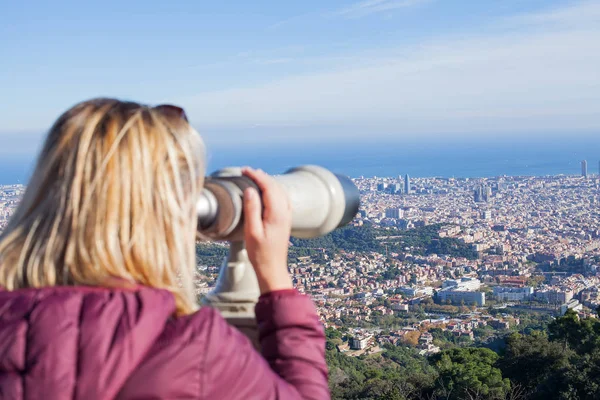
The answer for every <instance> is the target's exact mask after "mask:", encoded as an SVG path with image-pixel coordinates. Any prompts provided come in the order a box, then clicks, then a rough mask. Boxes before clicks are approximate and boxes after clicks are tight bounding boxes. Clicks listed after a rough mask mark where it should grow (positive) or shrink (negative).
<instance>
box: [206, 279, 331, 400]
mask: <svg viewBox="0 0 600 400" xmlns="http://www.w3.org/2000/svg"><path fill="white" fill-rule="evenodd" d="M256 320H257V323H258V336H259V341H260V345H261V349H262V355H261V354H260V353H259V352H257V351H256V350H255V349H254V347H253V346H252V344H251V343H250V341H249V340H248V339H247V338H246V336H244V335H243V334H241V333H240V332H239V331H238V330H237V329H235V328H233V327H231V326H230V325H229V324H228V323H227V322H226V321H225V320H224V319H223V318H222V317H221V316H220V315H219V314H218V312H216V311H214V315H213V318H211V327H210V332H209V336H208V341H207V352H206V357H205V360H206V364H205V366H204V368H203V369H204V371H203V372H204V374H203V376H204V382H202V383H201V387H202V390H201V391H202V392H203V396H202V398H206V399H257V400H258V399H269V400H270V399H273V400H274V399H285V400H294V399H311V400H317V399H318V400H321V399H325V400H326V399H329V398H330V394H329V387H328V380H327V365H326V363H325V335H324V331H323V327H322V325H321V323H320V321H319V319H318V316H317V313H316V310H315V307H314V305H313V303H312V301H311V300H310V298H308V297H307V296H305V295H302V294H300V293H298V292H297V291H295V290H293V291H280V292H273V293H270V294H268V295H266V296H261V298H260V299H259V301H258V303H257V305H256Z"/></svg>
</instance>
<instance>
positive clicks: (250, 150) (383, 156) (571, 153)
mask: <svg viewBox="0 0 600 400" xmlns="http://www.w3.org/2000/svg"><path fill="white" fill-rule="evenodd" d="M35 157H36V154H34V153H31V154H22V155H18V156H16V155H2V154H0V184H3V185H6V184H14V183H23V184H25V183H27V181H28V179H29V176H30V174H31V172H32V170H33V165H34V159H35ZM582 160H587V163H588V172H589V173H590V174H598V173H599V172H600V171H599V166H600V134H598V135H586V136H584V137H581V136H577V137H575V136H572V135H568V134H564V135H558V136H557V135H553V136H551V137H544V136H540V135H538V136H535V137H530V138H528V137H520V138H517V137H511V138H500V139H498V138H495V139H484V138H480V139H473V138H470V139H468V138H467V139H461V140H453V139H446V140H440V139H436V140H433V139H424V140H421V141H419V140H416V139H413V140H411V141H408V140H390V139H388V140H375V139H374V140H369V141H367V140H356V139H353V140H339V141H322V142H303V143H302V142H297V141H295V142H290V143H282V142H279V143H274V144H268V143H262V144H256V145H253V144H248V143H244V144H236V143H231V144H223V143H218V144H213V145H211V143H210V142H208V143H207V166H208V168H207V172H212V171H215V170H217V169H220V168H223V167H227V166H242V165H248V166H252V167H256V168H262V169H264V170H265V171H267V172H269V173H272V174H276V173H282V172H285V171H286V170H287V169H289V168H291V167H294V166H298V165H305V164H316V165H321V166H323V167H326V168H329V169H330V170H332V171H333V172H336V173H341V174H344V175H347V176H350V177H353V178H356V177H361V176H364V177H373V176H378V177H383V176H398V175H402V176H404V175H405V174H408V175H409V176H411V177H417V178H418V177H447V178H449V177H455V178H475V177H494V176H547V175H579V174H580V173H581V161H582Z"/></svg>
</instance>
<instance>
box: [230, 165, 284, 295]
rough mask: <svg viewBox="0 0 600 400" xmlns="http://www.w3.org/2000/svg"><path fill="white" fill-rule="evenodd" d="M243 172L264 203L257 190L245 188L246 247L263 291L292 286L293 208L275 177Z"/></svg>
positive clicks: (260, 171) (262, 173)
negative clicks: (290, 257)
mask: <svg viewBox="0 0 600 400" xmlns="http://www.w3.org/2000/svg"><path fill="white" fill-rule="evenodd" d="M242 172H243V174H244V175H245V176H247V177H248V178H250V179H252V180H253V181H254V182H255V183H256V184H257V186H258V187H259V188H260V190H261V191H262V206H261V200H260V198H259V194H258V192H257V191H256V189H254V188H248V189H246V190H245V191H244V218H245V221H244V236H245V240H246V250H247V252H248V258H249V259H250V262H251V263H252V265H253V266H254V271H255V272H256V277H257V278H258V285H259V287H260V292H261V294H264V293H268V292H272V291H274V290H281V289H291V288H292V287H293V285H292V279H291V277H290V274H289V272H288V269H287V257H288V245H289V240H290V233H291V230H292V207H291V204H290V201H289V199H288V196H287V194H286V193H285V191H284V190H283V189H282V188H281V186H280V185H279V184H278V183H277V182H276V181H275V179H273V178H272V177H271V176H269V175H267V174H266V173H265V172H263V171H262V170H253V169H251V168H244V169H243V171H242Z"/></svg>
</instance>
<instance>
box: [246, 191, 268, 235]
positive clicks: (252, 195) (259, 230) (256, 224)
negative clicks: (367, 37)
mask: <svg viewBox="0 0 600 400" xmlns="http://www.w3.org/2000/svg"><path fill="white" fill-rule="evenodd" d="M261 208H262V207H261V204H260V199H259V196H258V192H257V191H256V189H254V188H247V189H246V190H244V236H245V237H246V240H247V239H255V240H257V239H260V238H262V237H263V236H264V228H263V222H262V215H261V214H262V210H261Z"/></svg>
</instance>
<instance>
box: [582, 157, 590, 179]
mask: <svg viewBox="0 0 600 400" xmlns="http://www.w3.org/2000/svg"><path fill="white" fill-rule="evenodd" d="M581 176H583V177H584V178H587V176H588V173H587V161H586V160H583V161H582V162H581Z"/></svg>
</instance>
